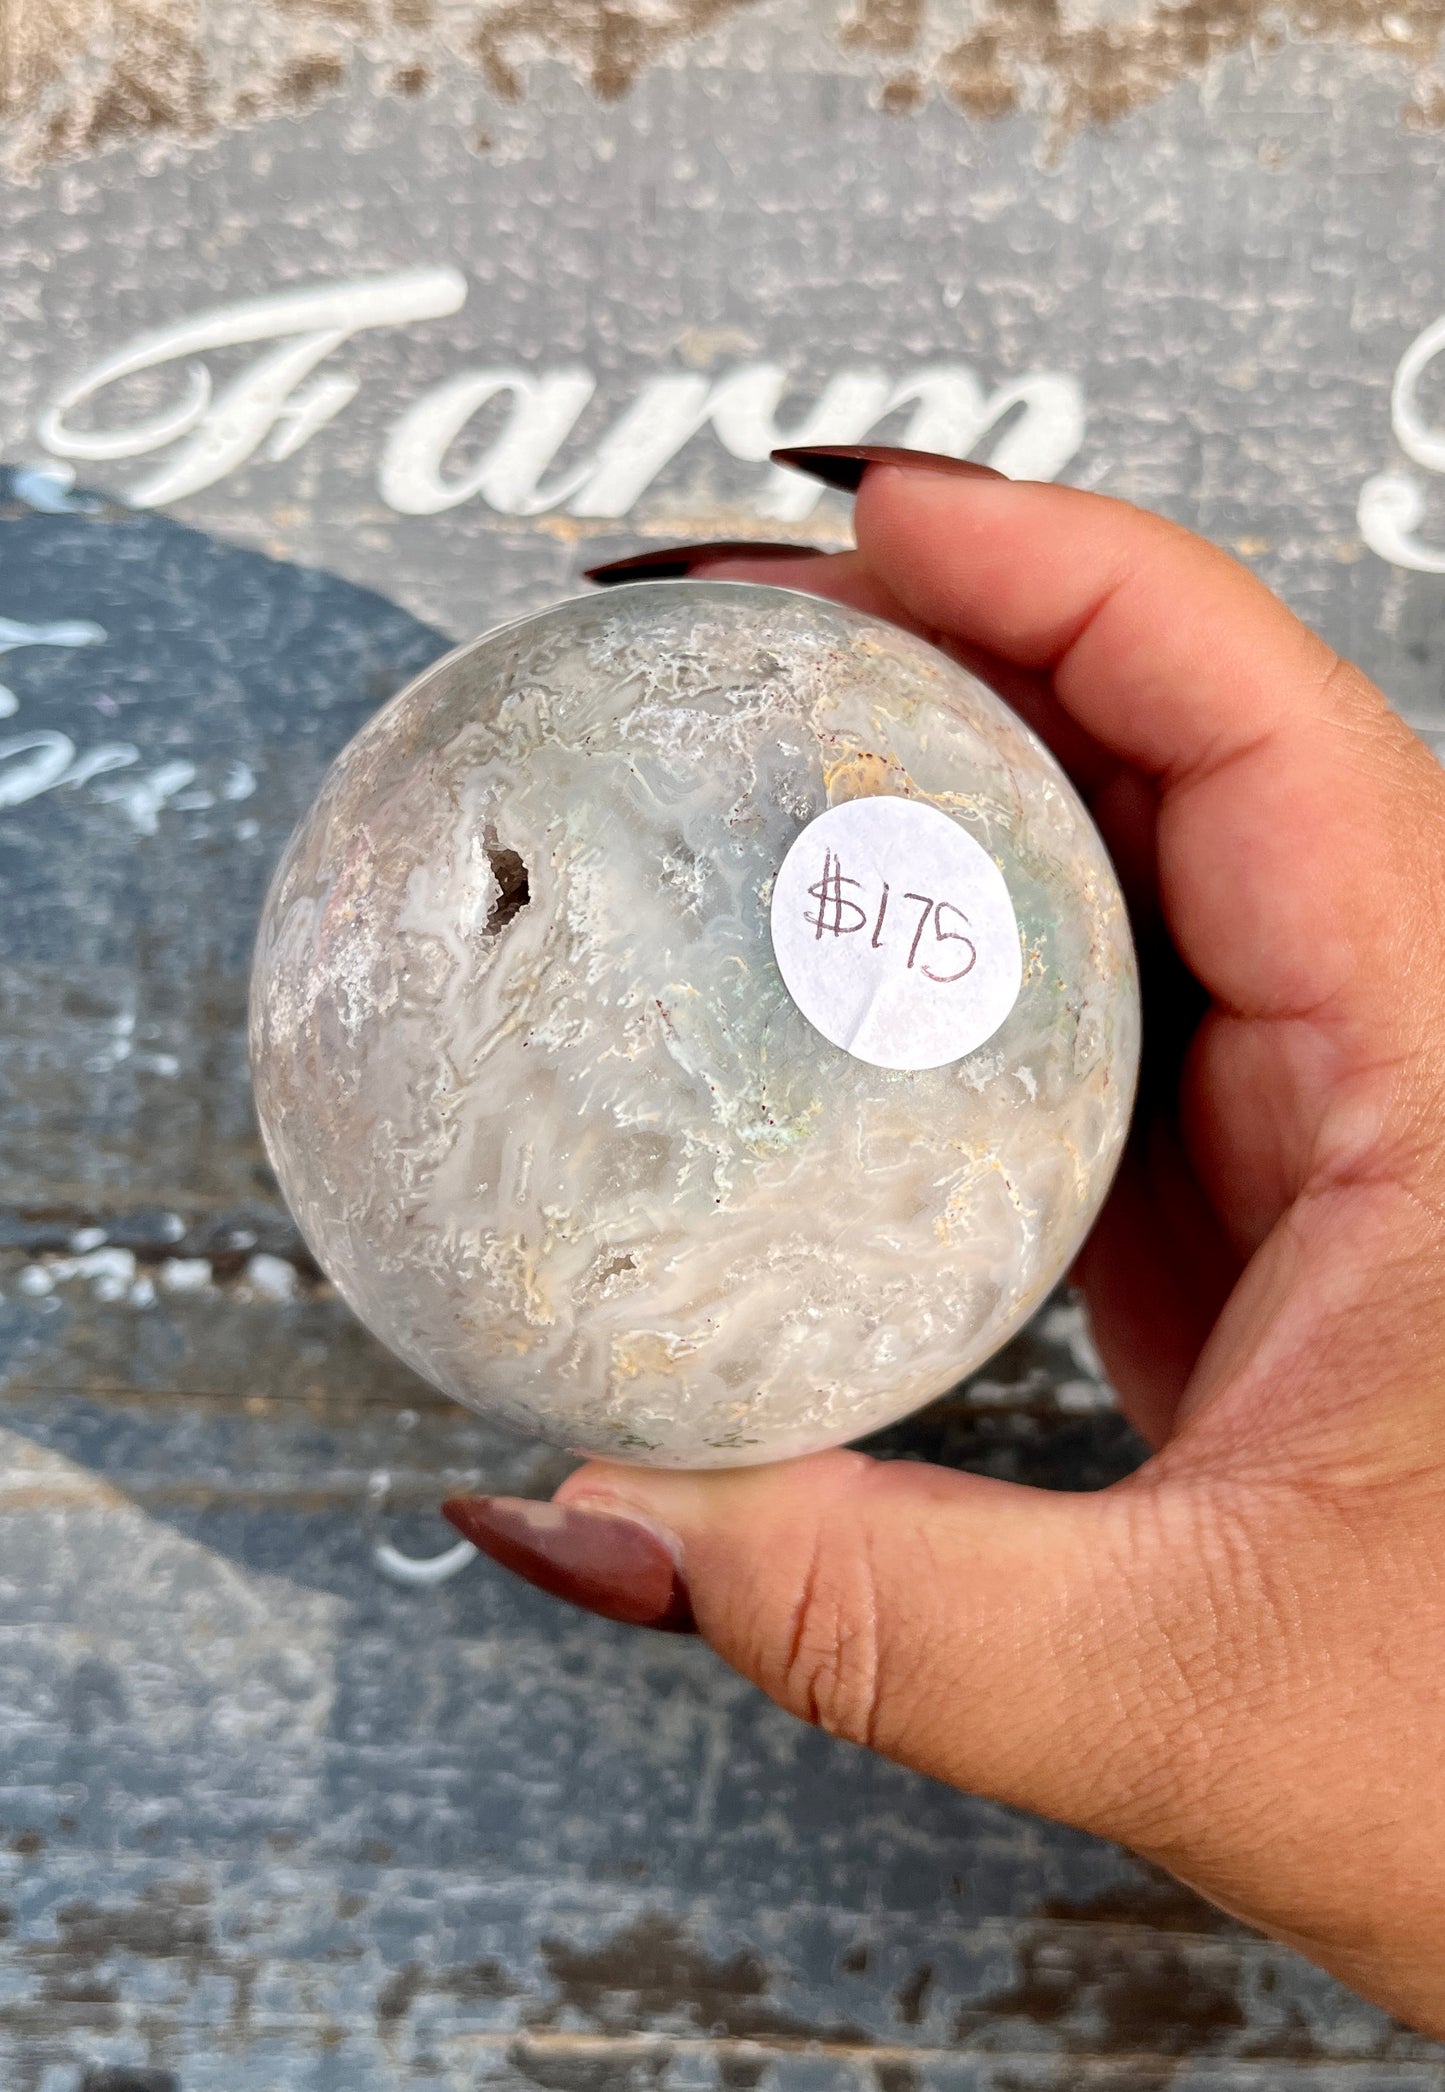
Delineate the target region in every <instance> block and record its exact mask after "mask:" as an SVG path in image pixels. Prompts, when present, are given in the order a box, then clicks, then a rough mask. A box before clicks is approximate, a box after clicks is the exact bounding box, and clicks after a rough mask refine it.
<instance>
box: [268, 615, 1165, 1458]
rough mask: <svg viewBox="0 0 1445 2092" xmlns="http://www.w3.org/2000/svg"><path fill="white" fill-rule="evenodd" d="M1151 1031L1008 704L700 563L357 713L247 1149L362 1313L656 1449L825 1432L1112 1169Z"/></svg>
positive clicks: (288, 891) (1026, 1307)
mask: <svg viewBox="0 0 1445 2092" xmlns="http://www.w3.org/2000/svg"><path fill="white" fill-rule="evenodd" d="M870 799H886V800H888V801H890V802H893V803H890V804H889V805H887V806H884V807H881V808H879V807H872V808H864V809H861V810H857V811H855V810H854V809H853V807H852V804H851V803H852V802H855V801H862V800H870ZM899 802H903V804H901V805H900V804H899ZM839 808H843V809H847V812H846V817H845V818H843V819H839V818H838V816H837V815H835V814H832V813H830V812H829V811H828V810H829V809H839ZM819 817H824V818H821V819H820V818H819ZM814 822H816V823H817V828H816V835H814V834H813V833H812V832H811V831H809V824H810V823H814ZM800 838H801V841H800ZM785 866H786V869H785ZM885 889H886V891H885ZM775 900H776V902H777V907H776V909H775V906H774V904H775ZM774 915H776V916H777V918H778V919H777V920H772V919H771V918H772V917H773V916H774ZM775 933H776V934H777V937H778V942H777V945H776V953H775V944H774V935H775ZM780 961H782V962H783V963H782V964H781V965H780ZM790 984H791V986H792V988H793V989H794V991H795V992H796V994H797V995H798V997H799V998H800V1000H798V1001H795V1000H794V994H793V993H790ZM949 998H953V999H954V1000H948V999H949ZM968 998H971V1000H968ZM805 1010H806V1012H807V1014H805ZM939 1012H942V1015H940V1016H939V1017H938V1021H937V1022H934V1015H935V1014H936V1013H939ZM956 1020H957V1021H956ZM985 1031H986V1033H987V1036H984V1037H982V1038H981V1040H980V1039H979V1036H978V1035H979V1034H980V1033H981V1032H985ZM1138 1034H1139V1002H1138V984H1137V978H1136V973H1135V966H1134V956H1133V949H1132V945H1131V942H1130V936H1129V929H1128V924H1127V921H1126V917H1125V911H1124V905H1123V901H1122V899H1121V897H1120V893H1119V888H1118V884H1117V881H1116V879H1115V876H1114V872H1113V869H1112V866H1111V865H1110V862H1109V859H1108V857H1107V855H1106V853H1105V850H1104V847H1103V845H1102V843H1101V842H1100V840H1099V837H1098V835H1097V833H1096V832H1095V830H1094V827H1093V825H1092V823H1091V822H1090V820H1089V817H1088V815H1087V813H1086V812H1085V810H1084V808H1083V806H1082V804H1081V803H1080V801H1079V799H1078V797H1077V795H1076V794H1075V793H1074V791H1073V789H1072V788H1071V786H1070V785H1069V784H1068V782H1067V780H1066V779H1065V777H1064V775H1063V773H1062V771H1061V770H1060V769H1059V767H1058V765H1057V763H1056V762H1055V761H1054V759H1053V757H1052V756H1051V755H1049V754H1048V752H1047V751H1046V750H1045V749H1044V747H1043V746H1042V744H1041V743H1040V742H1039V741H1038V740H1037V739H1036V737H1035V736H1034V735H1033V734H1032V733H1031V732H1030V731H1029V730H1028V728H1026V727H1025V726H1024V725H1023V724H1022V722H1021V721H1020V720H1019V719H1018V718H1017V716H1016V715H1015V714H1014V713H1013V712H1011V711H1010V710H1009V709H1008V707H1007V706H1005V705H1004V704H1003V703H1002V702H1001V701H1000V699H999V698H997V697H996V696H994V694H993V693H992V692H991V691H989V690H988V689H986V688H985V687H984V685H983V684H982V683H980V682H979V681H977V679H976V678H975V677H973V676H971V675H969V674H968V673H966V672H965V670H963V669H962V668H960V667H958V666H957V665H956V664H955V663H954V662H953V661H951V660H949V659H948V658H947V657H946V656H945V655H943V654H941V653H938V652H936V651H935V650H934V649H933V648H931V647H929V646H927V645H925V644H924V643H923V642H922V641H920V640H918V639H915V638H913V637H912V636H910V635H909V634H908V633H905V632H902V631H899V630H898V629H897V628H895V627H894V626H892V625H888V624H885V623H882V622H880V621H879V620H878V619H876V618H872V617H866V616H863V615H860V614H859V613H857V612H854V611H851V610H844V609H840V608H838V607H837V606H836V605H834V604H830V603H825V602H822V601H819V600H817V599H815V598H813V597H811V596H807V595H802V594H795V593H793V592H791V591H788V590H784V589H777V588H763V587H754V586H752V585H748V584H740V583H731V582H705V581H704V582H687V581H683V582H662V583H652V584H641V585H636V586H633V587H628V588H622V589H616V590H611V591H608V592H607V593H605V594H598V595H595V596H588V597H584V598H580V599H578V600H576V601H571V602H564V603H560V604H558V605H557V606H556V607H555V608H553V609H550V610H545V611H542V612H540V613H539V614H538V615H536V616H532V617H527V618H523V619H521V620H520V621H519V622H517V623H515V624H511V625H507V626H505V627H503V628H502V629H501V630H499V631H495V632H491V633H488V634H487V635H486V636H485V637H484V638H481V639H478V640H476V641H474V642H473V643H472V644H471V645H469V646H465V647H462V648H460V649H459V650H458V651H457V652H455V653H453V654H451V655H449V656H448V657H447V658H446V659H445V660H443V661H441V662H439V663H438V664H437V665H436V666H435V667H433V668H431V669H429V670H428V671H427V672H426V673H425V674H424V675H422V676H421V677H419V678H418V680H417V681H416V682H414V683H413V684H411V686H410V687H409V688H408V689H406V690H404V691H403V692H402V693H401V694H400V696H398V697H396V698H394V699H393V700H392V701H391V703H390V704H388V705H387V706H385V707H384V709H383V710H382V711H380V712H379V713H378V714H377V715H376V717H375V718H373V719H372V720H371V721H370V722H369V723H368V724H367V725H366V726H365V727H363V728H362V730H361V732H360V733H359V734H358V735H357V736H356V738H355V739H354V740H353V741H352V742H351V743H350V745H349V746H348V747H347V748H345V749H344V750H343V751H342V753H341V754H340V756H338V758H337V759H336V761H335V763H334V764H333V765H332V768H331V770H330V772H329V773H328V775H327V777H326V779H325V782H324V784H323V786H322V788H321V792H320V795H319V796H318V798H317V800H316V803H315V805H314V806H313V808H312V810H311V811H310V813H309V814H308V815H307V816H306V818H305V819H304V820H303V822H302V823H301V825H300V827H299V828H298V830H297V831H296V833H295V835H294V836H293V837H292V839H291V841H290V843H289V845H288V846H287V849H286V853H285V855H284V857H283V859H282V861H281V864H280V866H279V868H278V870H277V872H276V876H275V879H274V881H273V884H272V887H271V891H270V894H269V897H268V899H267V902H266V907H265V913H264V916H263V919H262V923H261V929H260V937H259V942H258V945H257V952H256V962H255V971H254V976H253V982H252V1002H251V1050H252V1066H253V1070H254V1075H255V1085H256V1097H257V1102H258V1105H259V1109H260V1118H261V1126H262V1131H263V1133H264V1136H265V1141H266V1146H267V1150H268V1152H269V1154H270V1157H271V1160H272V1162H273V1164H274V1165H275V1169H276V1172H277V1175H278V1177H279V1178H280V1181H281V1185H282V1188H283V1190H284V1192H285V1194H286V1197H287V1199H288V1200H289V1201H290V1204H291V1207H292V1210H293V1212H294V1213H295V1215H296V1218H297V1221H298V1222H299V1224H300V1226H301V1229H302V1231H303V1233H304V1234H305V1237H306V1240H307V1241H308V1243H309V1244H310V1246H311V1248H312V1250H313V1251H314V1253H315V1255H316V1257H317V1260H318V1262H319V1263H320V1264H321V1266H322V1268H323V1269H324V1270H325V1271H326V1272H327V1274H328V1275H329V1276H330V1278H331V1279H332V1280H333V1281H334V1282H335V1284H336V1286H337V1287H338V1289H339V1291H340V1292H341V1293H342V1295H343V1296H344V1298H345V1299H346V1300H347V1301H348V1302H349V1303H350V1305H351V1306H352V1307H353V1308H354V1310H355V1311H356V1313H357V1314H358V1315H359V1316H360V1318H361V1320H362V1321H363V1322H364V1323H365V1324H366V1325H367V1327H368V1328H369V1329H371V1330H372V1331H374V1332H375V1334H376V1335H377V1336H378V1337H380V1338H381V1339H382V1341H383V1342H384V1343H386V1344H388V1345H389V1346H390V1347H391V1349H392V1350H393V1351H394V1352H396V1353H397V1354H398V1355H399V1356H400V1357H401V1358H403V1359H404V1360H405V1361H406V1362H407V1364H408V1365H410V1366H412V1367H414V1368H415V1369H416V1371H417V1372H418V1373H420V1374H422V1375H424V1376H425V1377H426V1378H427V1379H428V1380H430V1381H432V1382H433V1383H434V1384H435V1385H436V1386H438V1387H440V1388H443V1389H445V1390H446V1391H447V1393H449V1394H451V1395H454V1396H456V1397H457V1398H458V1399H459V1400H460V1401H462V1402H465V1403H468V1404H470V1405H471V1406H472V1407H473V1408H476V1409H478V1410H481V1411H484V1412H485V1413H487V1414H488V1415H490V1416H494V1417H497V1418H499V1419H501V1420H503V1421H504V1422H506V1423H507V1424H509V1425H512V1426H514V1427H515V1428H516V1429H517V1430H519V1431H523V1432H528V1433H531V1434H533V1435H536V1436H538V1437H542V1438H546V1439H550V1440H552V1441H554V1442H556V1443H558V1444H561V1445H564V1446H568V1447H571V1448H573V1449H575V1450H577V1451H579V1452H587V1453H595V1454H600V1455H604V1456H607V1457H610V1458H613V1459H619V1460H628V1461H638V1462H643V1463H646V1464H650V1465H656V1466H668V1467H718V1466H734V1465H742V1464H745V1463H751V1462H756V1461H764V1460H777V1459H782V1458H784V1457H786V1456H789V1455H793V1454H798V1453H805V1452H810V1451H813V1450H815V1449H817V1448H819V1447H822V1446H828V1445H836V1444H838V1443H840V1442H842V1441H844V1440H847V1439H851V1438H856V1437H858V1436H860V1435H861V1434H862V1433H864V1432H868V1431H872V1430H875V1429H877V1428H878V1427H879V1426H880V1425H883V1424H886V1423H888V1422H890V1421H891V1420H892V1419H894V1418H896V1417H899V1416H901V1415H903V1414H905V1413H906V1412H907V1411H908V1410H910V1409H914V1408H916V1407H917V1406H918V1405H920V1404H921V1403H923V1402H926V1401H928V1400H929V1399H930V1398H931V1397H933V1396H935V1395H938V1394H940V1393H942V1392H943V1391H944V1390H946V1389H947V1388H948V1387H950V1386H951V1385H953V1384H954V1383H955V1382H956V1381H958V1380H959V1379H960V1378H961V1377H962V1376H963V1375H964V1374H966V1373H968V1372H970V1371H971V1370H972V1369H973V1368H975V1367H976V1366H978V1365H979V1364H980V1363H981V1362H982V1361H983V1360H984V1359H985V1358H987V1357H988V1356H989V1354H990V1353H991V1352H993V1351H995V1350H996V1349H997V1348H998V1347H999V1346H1000V1345H1002V1344H1003V1343H1005V1342H1006V1341H1007V1339H1008V1338H1009V1337H1010V1336H1012V1335H1013V1334H1014V1332H1015V1331H1016V1330H1017V1329H1018V1328H1019V1326H1020V1325H1021V1323H1023V1322H1024V1320H1025V1319H1026V1318H1027V1317H1028V1316H1029V1315H1030V1314H1031V1313H1032V1312H1033V1310H1034V1309H1035V1308H1036V1307H1037V1306H1038V1305H1039V1304H1040V1302H1041V1301H1042V1300H1043V1299H1044V1297H1045V1295H1046V1294H1047V1293H1048V1292H1049V1290H1050V1288H1051V1287H1052V1286H1053V1285H1054V1284H1055V1283H1056V1282H1057V1280H1058V1279H1059V1277H1060V1276H1061V1274H1062V1273H1063V1272H1064V1270H1065V1269H1066V1268H1067V1266H1068V1264H1069V1262H1070V1260H1071V1259H1072V1257H1073V1255H1074V1253H1075V1251H1076V1250H1077V1248H1078V1247H1079V1244H1080V1241H1081V1240H1082V1238H1083V1236H1084V1234H1085V1232H1086V1231H1087V1229H1088V1227H1089V1225H1090V1223H1091V1221H1092V1220H1093V1218H1094V1216H1095V1214H1096V1213H1097V1211H1098V1209H1099V1205H1100V1202H1101V1201H1102V1199H1103V1197H1104V1193H1105V1191H1106V1190H1107V1188H1108V1184H1109V1181H1110V1178H1111V1176H1112V1174H1113V1171H1114V1167H1115V1164H1116V1162H1117V1159H1118V1156H1119V1152H1120V1148H1121V1145H1122V1143H1123V1140H1124V1136H1125V1131H1126V1126H1127V1122H1128V1118H1129V1112H1130V1106H1131V1102H1132V1097H1133V1090H1134V1079H1135V1070H1136V1064H1137V1057H1138ZM840 1039H841V1040H844V1041H851V1044H849V1043H835V1041H836V1040H840ZM939 1056H944V1058H943V1059H942V1060H941V1061H940V1060H939V1058H938V1057H939ZM900 1063H902V1064H900Z"/></svg>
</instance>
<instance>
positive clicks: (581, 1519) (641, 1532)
mask: <svg viewBox="0 0 1445 2092" xmlns="http://www.w3.org/2000/svg"><path fill="white" fill-rule="evenodd" d="M442 1516H443V1518H447V1519H450V1521H451V1523H452V1524H453V1525H454V1526H455V1527H456V1529H457V1531H458V1532H459V1533H461V1534H463V1535H464V1536H465V1537H466V1538H467V1539H468V1540H470V1541H471V1543H472V1545H473V1547H479V1548H480V1549H481V1551H482V1553H483V1554H485V1555H490V1556H491V1558H492V1560H493V1561H494V1562H500V1563H501V1565H502V1567H503V1568H504V1569H510V1570H511V1571H512V1574H513V1575H514V1576H520V1577H521V1578H522V1579H523V1581H524V1582H526V1583H529V1584H535V1585H536V1586H537V1589H538V1590H539V1591H549V1592H550V1593H551V1594H552V1596H553V1597H554V1598H565V1599H566V1600H567V1601H568V1603H569V1604H571V1605H580V1606H581V1607H582V1608H583V1610H584V1611H586V1612H589V1613H600V1614H601V1615H602V1618H603V1619H604V1620H621V1621H623V1622H625V1624H626V1625H627V1626H629V1627H657V1628H661V1629H662V1630H663V1632H664V1633H667V1634H692V1633H694V1632H695V1629H694V1627H693V1618H692V1606H691V1603H690V1602H689V1599H688V1595H687V1585H686V1583H685V1582H684V1580H683V1576H682V1571H681V1568H680V1567H679V1560H680V1554H681V1550H680V1549H679V1547H678V1545H677V1542H676V1541H675V1540H673V1539H672V1538H671V1536H670V1535H668V1534H666V1533H664V1532H663V1531H662V1530H661V1528H660V1527H657V1526H653V1525H649V1524H647V1523H645V1522H644V1521H643V1520H642V1519H641V1518H638V1517H636V1516H635V1515H633V1514H631V1513H629V1512H627V1511H623V1510H617V1511H614V1510H612V1509H610V1508H609V1509H607V1510H603V1509H601V1508H600V1507H594V1506H593V1505H591V1504H542V1503H533V1502H531V1501H530V1500H529V1499H527V1498H525V1497H520V1496H454V1497H451V1498H450V1499H449V1500H448V1501H447V1502H446V1503H444V1504H443V1505H442Z"/></svg>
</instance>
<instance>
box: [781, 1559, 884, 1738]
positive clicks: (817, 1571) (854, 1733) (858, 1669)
mask: <svg viewBox="0 0 1445 2092" xmlns="http://www.w3.org/2000/svg"><path fill="white" fill-rule="evenodd" d="M772 1689H773V1691H774V1696H775V1697H776V1698H777V1699H778V1700H780V1701H781V1702H782V1704H783V1705H784V1706H785V1707H787V1708H788V1709H789V1710H790V1711H791V1712H792V1713H794V1714H796V1715H798V1716H800V1717H801V1719H802V1720H804V1721H807V1722H811V1723H812V1724H813V1725H814V1726H815V1727H817V1728H820V1729H824V1730H826V1731H827V1732H828V1734H829V1735H831V1736H840V1737H843V1738H846V1739H847V1741H849V1742H851V1743H861V1744H867V1745H870V1746H875V1747H876V1745H877V1742H878V1729H879V1716H880V1711H881V1698H882V1677H881V1668H880V1663H879V1640H878V1608H877V1601H876V1591H875V1586H874V1579H873V1573H872V1568H871V1564H870V1561H869V1557H868V1550H867V1548H866V1545H864V1544H862V1542H861V1540H860V1538H859V1536H858V1535H856V1534H851V1535H843V1536H840V1535H837V1534H836V1533H830V1532H829V1531H828V1530H827V1529H826V1528H823V1529H820V1530H819V1531H818V1532H817V1533H816V1534H815V1536H814V1539H813V1544H812V1550H811V1553H810V1555H809V1558H808V1560H807V1562H806V1565H805V1567H804V1571H803V1574H802V1576H801V1578H800V1579H799V1583H798V1591H797V1598H796V1601H795V1604H794V1607H793V1612H792V1617H791V1621H790V1623H789V1632H788V1635H787V1638H786V1640H785V1641H784V1643H783V1645H782V1648H781V1650H780V1652H779V1656H778V1661H777V1676H776V1679H775V1681H774V1682H773V1687H772Z"/></svg>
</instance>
